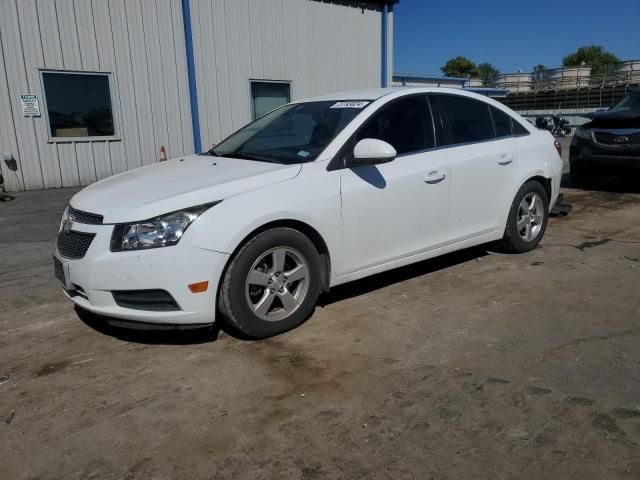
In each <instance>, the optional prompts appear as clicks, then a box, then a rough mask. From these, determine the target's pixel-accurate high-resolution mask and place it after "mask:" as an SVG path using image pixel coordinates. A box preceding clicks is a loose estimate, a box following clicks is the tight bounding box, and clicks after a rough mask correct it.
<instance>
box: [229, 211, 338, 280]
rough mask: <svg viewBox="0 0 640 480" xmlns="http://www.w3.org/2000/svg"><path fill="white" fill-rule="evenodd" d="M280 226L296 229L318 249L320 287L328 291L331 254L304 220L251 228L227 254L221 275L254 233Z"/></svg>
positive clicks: (275, 222)
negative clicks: (320, 272)
mask: <svg viewBox="0 0 640 480" xmlns="http://www.w3.org/2000/svg"><path fill="white" fill-rule="evenodd" d="M280 227H284V228H291V229H293V230H297V231H299V232H300V233H302V234H303V235H305V236H306V237H307V238H308V239H309V240H311V243H313V245H314V246H315V247H316V250H318V255H319V256H320V263H321V265H322V279H321V289H322V291H324V292H326V291H328V290H329V282H330V280H331V256H330V254H329V248H328V247H327V243H326V242H325V240H324V238H323V237H322V235H321V234H320V232H318V230H316V229H315V228H313V227H312V226H311V225H309V224H308V223H305V222H303V221H301V220H294V219H279V220H272V221H269V222H267V223H264V224H262V225H260V226H259V227H257V228H254V229H253V230H251V231H250V232H249V233H248V234H247V235H245V236H244V238H242V240H241V241H240V242H239V243H238V244H237V245H236V247H235V248H234V250H233V252H232V253H231V255H229V259H228V260H227V263H226V265H225V267H224V270H223V272H222V275H221V277H224V275H225V273H226V271H227V268H228V267H229V264H230V263H231V261H232V260H233V259H234V258H235V256H236V255H237V253H238V251H239V250H240V249H241V248H242V247H243V246H244V245H245V244H246V243H247V242H248V241H249V240H250V239H252V238H253V237H255V236H256V235H258V234H260V233H262V232H265V231H267V230H271V229H273V228H280Z"/></svg>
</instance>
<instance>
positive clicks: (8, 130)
mask: <svg viewBox="0 0 640 480" xmlns="http://www.w3.org/2000/svg"><path fill="white" fill-rule="evenodd" d="M2 26H3V24H2V20H1V19H0V67H1V68H0V151H1V152H11V153H12V154H13V156H14V157H16V158H19V157H20V152H19V150H18V139H17V138H16V132H15V124H14V121H13V110H14V109H15V108H17V106H16V105H15V101H14V100H12V99H11V98H10V96H9V84H8V83H7V76H8V73H7V66H6V63H5V47H4V45H5V44H6V41H7V40H6V35H5V34H6V32H4V33H3V28H2ZM0 171H2V172H3V174H4V181H5V185H6V187H7V188H8V189H9V190H10V191H16V190H19V189H21V188H22V185H24V179H23V178H22V170H18V171H17V172H15V174H14V172H10V171H9V170H8V169H7V168H6V166H5V164H4V163H2V164H0Z"/></svg>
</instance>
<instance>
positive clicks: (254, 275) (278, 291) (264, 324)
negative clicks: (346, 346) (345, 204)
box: [218, 228, 322, 338]
mask: <svg viewBox="0 0 640 480" xmlns="http://www.w3.org/2000/svg"><path fill="white" fill-rule="evenodd" d="M321 272H322V268H321V262H320V256H319V255H318V251H317V250H316V248H315V246H314V245H313V243H312V242H311V241H310V240H309V239H308V238H307V237H306V236H305V235H303V234H302V233H300V232H298V231H297V230H293V229H291V228H274V229H271V230H267V231H265V232H262V233H259V234H258V235H256V236H255V237H254V238H252V239H251V240H249V241H248V242H247V243H246V244H245V245H244V246H243V247H242V248H241V249H240V250H239V251H238V253H237V254H236V255H235V256H234V258H233V259H232V261H231V263H230V264H229V267H228V268H227V270H226V272H225V275H224V278H223V280H222V285H221V287H220V294H219V297H218V306H219V309H220V313H221V314H222V316H223V317H224V318H225V320H226V321H227V322H228V323H229V324H230V325H231V326H232V327H234V328H236V329H237V330H239V331H241V332H242V333H244V334H246V335H248V336H250V337H253V338H265V337H270V336H273V335H277V334H279V333H283V332H286V331H287V330H291V329H292V328H295V327H297V326H298V325H300V324H301V323H302V322H304V321H305V320H306V319H307V317H308V316H309V314H310V313H311V312H312V311H313V308H314V307H315V303H316V300H317V299H318V295H319V294H320V283H321V282H320V279H321Z"/></svg>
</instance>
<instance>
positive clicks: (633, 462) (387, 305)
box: [0, 183, 640, 480]
mask: <svg viewBox="0 0 640 480" xmlns="http://www.w3.org/2000/svg"><path fill="white" fill-rule="evenodd" d="M599 188H600V189H599V190H577V189H565V190H564V193H565V197H566V198H567V200H569V201H570V202H571V203H572V204H573V206H574V209H573V212H572V213H571V215H570V216H568V217H566V218H553V219H551V220H550V223H549V228H548V230H547V234H546V236H545V238H544V240H543V242H542V244H541V246H540V247H539V248H538V249H536V250H535V251H533V252H531V253H528V254H524V255H516V256H512V255H502V254H498V253H495V252H492V251H490V250H486V249H483V248H479V249H473V250H469V251H464V252H460V253H457V254H453V255H448V256H446V257H443V258H441V259H436V260H432V261H427V262H423V263H420V264H418V265H415V266H411V267H408V268H403V269H400V270H396V271H393V272H389V273H386V274H383V275H378V276H375V277H373V278H369V279H365V280H363V281H359V282H355V283H352V284H348V285H344V286H341V287H339V288H336V289H335V290H333V291H332V292H330V293H329V294H326V295H324V296H323V297H322V298H321V301H320V304H319V306H318V308H317V309H316V312H315V314H314V315H313V316H312V317H311V319H310V320H309V321H308V322H307V323H305V324H304V325H303V326H302V327H300V328H299V329H297V330H295V331H293V332H290V333H288V334H285V335H282V336H279V337H277V338H273V339H269V340H264V341H259V342H255V341H247V340H243V339H240V338H236V337H234V336H232V335H230V334H229V333H227V332H226V331H224V330H223V331H219V332H218V331H216V330H209V331H200V332H191V333H181V334H176V333H145V332H131V331H127V330H119V329H113V328H108V327H106V326H105V325H104V324H103V322H102V321H101V320H100V319H96V318H89V317H85V318H84V321H83V320H82V319H81V318H79V316H78V314H77V313H76V312H75V311H74V309H73V307H72V304H71V302H69V301H67V300H66V299H65V298H64V297H63V295H62V293H61V291H60V289H59V287H58V286H57V283H56V281H55V280H54V278H53V272H52V265H51V251H52V245H53V240H54V237H55V234H56V230H57V224H58V221H59V217H60V215H61V212H62V210H63V209H64V206H65V204H66V203H67V201H68V198H69V197H70V196H71V194H72V193H73V191H72V190H50V191H41V192H29V193H21V194H19V196H18V198H17V200H16V201H15V202H13V203H11V204H1V203H0V376H3V377H5V378H4V380H0V478H1V479H7V480H13V479H65V480H67V479H88V478H96V479H146V478H149V479H151V478H153V479H170V478H182V479H186V478H189V479H192V478H193V479H222V478H234V479H239V478H252V479H281V478H287V479H289V478H290V479H321V478H322V479H325V478H328V479H356V478H366V479H378V478H391V479H394V480H395V479H430V478H433V479H463V478H480V479H516V478H517V479H540V478H546V479H614V478H625V479H627V478H628V479H638V478H640V446H639V445H640V374H639V370H640V342H639V340H640V295H639V293H640V224H639V222H638V219H640V194H638V193H625V192H624V190H625V189H624V188H618V187H617V186H616V185H613V184H610V183H608V184H605V185H604V186H602V187H599ZM608 190H614V191H608ZM620 190H622V191H620Z"/></svg>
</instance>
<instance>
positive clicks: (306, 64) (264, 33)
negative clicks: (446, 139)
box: [0, 0, 380, 190]
mask: <svg viewBox="0 0 640 480" xmlns="http://www.w3.org/2000/svg"><path fill="white" fill-rule="evenodd" d="M191 8H192V27H193V37H194V49H195V63H196V78H197V82H198V83H197V86H198V94H199V97H200V98H199V106H200V121H201V127H202V134H201V136H202V144H203V147H208V146H209V145H210V144H211V143H214V142H218V141H220V140H221V139H222V138H224V137H225V136H227V135H228V134H229V133H231V132H232V131H234V130H236V129H237V128H239V127H241V126H242V125H244V124H245V123H247V122H248V121H249V120H250V119H251V110H250V105H251V97H250V85H249V81H250V80H251V79H270V80H288V81H291V82H292V84H291V95H292V99H298V98H303V97H308V96H313V95H318V94H322V93H328V92H331V91H336V90H344V89H353V88H367V87H375V86H377V85H378V82H379V76H380V14H379V12H376V11H373V10H369V9H364V10H362V9H360V8H354V7H349V6H340V5H335V4H330V3H325V2H318V1H312V0H191ZM0 42H1V43H0V48H1V51H0V53H1V55H2V58H1V59H0V60H1V62H0V63H1V65H0V66H2V67H3V73H2V74H0V109H1V111H0V135H2V138H0V147H1V149H2V151H10V152H11V153H13V155H14V156H15V158H16V159H17V160H18V166H19V171H18V172H17V173H18V177H17V178H18V179H19V181H20V183H18V181H16V176H15V175H13V174H8V172H6V169H5V168H3V173H4V174H5V175H4V176H5V179H6V182H7V186H8V187H9V188H11V189H12V190H16V189H19V188H23V187H26V188H29V189H33V188H42V187H45V186H46V187H48V186H74V185H80V184H82V185H85V184H88V183H90V182H93V181H95V180H96V179H101V178H104V177H106V176H109V175H111V174H113V173H118V172H122V171H125V170H128V169H132V168H135V167H137V166H140V165H142V164H148V163H152V162H156V161H157V159H158V149H159V147H160V145H165V147H166V148H167V153H168V155H169V156H170V157H172V156H180V155H183V154H187V153H191V152H192V145H193V141H192V128H191V121H190V115H191V111H190V106H189V96H188V79H187V62H186V55H185V43H184V27H183V24H182V8H181V4H180V1H178V0H4V2H3V15H2V16H0ZM42 68H46V69H61V70H64V69H66V70H78V71H88V70H90V71H101V72H109V73H111V74H112V76H111V82H112V83H111V87H112V98H113V102H114V105H113V108H114V113H115V121H116V129H117V131H116V137H118V138H117V139H116V140H111V141H104V140H92V141H79V142H76V143H71V142H69V143H67V142H61V141H58V142H49V141H48V129H47V123H46V122H47V119H46V117H45V115H43V116H42V117H39V118H25V117H22V112H21V111H20V103H19V100H18V95H19V94H20V93H35V94H38V96H39V98H40V101H41V108H42V110H43V113H44V101H43V98H42V91H41V90H42V88H41V82H40V72H39V70H40V69H42Z"/></svg>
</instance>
